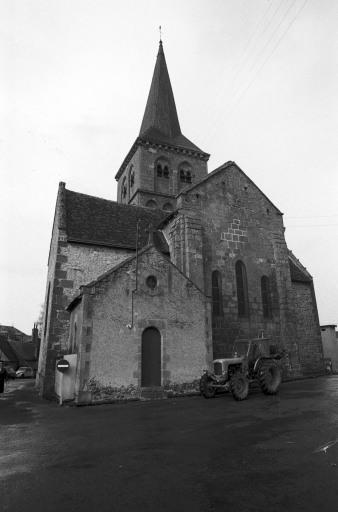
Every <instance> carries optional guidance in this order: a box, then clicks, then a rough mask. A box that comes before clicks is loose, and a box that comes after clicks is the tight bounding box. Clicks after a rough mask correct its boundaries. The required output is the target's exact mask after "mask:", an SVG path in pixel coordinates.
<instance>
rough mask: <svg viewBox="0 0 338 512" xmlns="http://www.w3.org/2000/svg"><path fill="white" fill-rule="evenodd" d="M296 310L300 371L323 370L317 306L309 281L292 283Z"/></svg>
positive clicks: (320, 371) (315, 371) (314, 371)
mask: <svg viewBox="0 0 338 512" xmlns="http://www.w3.org/2000/svg"><path fill="white" fill-rule="evenodd" d="M292 291H293V300H294V309H295V312H296V326H297V344H298V349H299V359H300V363H301V367H302V373H303V374H304V375H306V374H313V373H323V372H324V361H323V346H322V339H321V334H320V327H319V322H318V316H317V306H316V302H315V298H314V292H313V285H312V284H311V283H301V282H294V283H292Z"/></svg>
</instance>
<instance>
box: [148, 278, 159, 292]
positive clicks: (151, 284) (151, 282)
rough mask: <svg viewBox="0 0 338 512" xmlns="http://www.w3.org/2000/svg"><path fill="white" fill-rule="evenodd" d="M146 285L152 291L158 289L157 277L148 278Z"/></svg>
mask: <svg viewBox="0 0 338 512" xmlns="http://www.w3.org/2000/svg"><path fill="white" fill-rule="evenodd" d="M146 284H147V286H148V288H150V289H151V290H154V288H156V285H157V279H156V277H155V276H148V277H147V279H146Z"/></svg>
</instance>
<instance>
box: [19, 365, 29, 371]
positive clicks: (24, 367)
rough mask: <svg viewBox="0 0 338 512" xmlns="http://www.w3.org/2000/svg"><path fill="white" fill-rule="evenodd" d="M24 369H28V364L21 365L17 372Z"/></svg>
mask: <svg viewBox="0 0 338 512" xmlns="http://www.w3.org/2000/svg"><path fill="white" fill-rule="evenodd" d="M24 370H28V366H20V368H19V369H18V370H17V372H23V371H24Z"/></svg>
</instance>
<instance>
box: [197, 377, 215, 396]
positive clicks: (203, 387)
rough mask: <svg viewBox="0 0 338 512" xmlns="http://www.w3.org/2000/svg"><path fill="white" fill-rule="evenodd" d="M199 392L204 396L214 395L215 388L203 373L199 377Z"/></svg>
mask: <svg viewBox="0 0 338 512" xmlns="http://www.w3.org/2000/svg"><path fill="white" fill-rule="evenodd" d="M200 392H201V395H203V396H204V398H214V396H215V395H216V389H215V388H214V387H213V385H212V380H211V379H210V378H209V377H208V376H207V375H203V376H202V377H201V379H200Z"/></svg>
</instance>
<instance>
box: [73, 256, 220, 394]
mask: <svg viewBox="0 0 338 512" xmlns="http://www.w3.org/2000/svg"><path fill="white" fill-rule="evenodd" d="M135 266H136V261H135V259H134V260H133V261H132V262H131V263H128V264H126V265H124V266H123V267H121V268H120V269H119V270H117V271H116V272H114V273H113V274H110V275H109V277H107V278H104V279H103V280H100V281H99V282H98V283H96V284H95V287H93V288H85V289H84V293H85V296H86V300H87V307H86V311H85V312H84V318H83V322H84V323H85V324H86V329H87V330H88V328H89V329H90V332H91V336H90V338H91V341H90V349H88V352H87V354H86V358H87V362H88V364H89V368H88V370H87V373H86V376H85V377H83V378H82V380H81V385H80V387H82V390H83V389H86V385H87V383H88V380H89V379H94V380H95V382H98V383H99V385H101V386H114V387H121V386H129V385H134V386H136V387H139V386H140V385H141V339H142V332H143V331H144V329H145V328H147V327H149V326H153V327H156V328H157V329H158V330H159V331H160V334H161V341H162V369H161V373H162V384H163V385H166V384H169V383H186V382H191V381H193V380H194V379H198V378H199V377H200V375H201V372H202V370H203V369H204V368H205V367H206V366H207V365H208V363H209V361H210V359H211V356H212V349H211V333H210V325H208V313H207V305H206V300H205V297H204V295H203V294H202V293H201V292H199V291H198V290H197V289H196V288H195V286H194V285H193V284H192V283H191V282H190V281H189V280H187V279H186V278H185V277H184V276H182V274H181V273H180V272H179V271H178V270H177V269H176V268H175V267H174V266H173V265H172V264H170V262H169V261H168V260H167V259H166V258H165V257H163V256H162V255H161V254H160V253H158V252H157V250H156V249H154V248H151V249H149V250H147V251H146V252H143V253H142V255H141V256H140V258H139V262H138V289H137V291H136V292H134V294H133V293H132V290H133V289H135ZM149 275H153V276H155V277H156V279H157V286H156V288H155V289H154V290H152V289H150V288H149V287H148V286H147V284H146V279H147V277H148V276H149ZM132 295H134V298H133V301H134V317H133V319H132ZM77 307H78V308H79V307H81V306H80V305H79V306H77ZM72 314H73V313H72ZM128 325H129V326H131V328H129V327H128ZM87 345H88V343H87ZM89 361H90V362H89Z"/></svg>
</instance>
